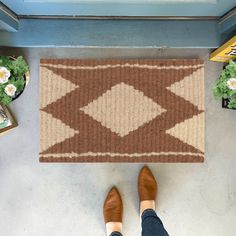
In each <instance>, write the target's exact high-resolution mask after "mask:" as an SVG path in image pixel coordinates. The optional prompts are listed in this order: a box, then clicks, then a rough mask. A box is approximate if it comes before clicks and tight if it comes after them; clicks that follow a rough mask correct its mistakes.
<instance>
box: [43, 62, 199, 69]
mask: <svg viewBox="0 0 236 236" xmlns="http://www.w3.org/2000/svg"><path fill="white" fill-rule="evenodd" d="M40 66H50V67H52V68H57V69H72V70H78V69H79V70H97V69H109V68H125V67H128V68H142V69H157V70H163V69H164V70H169V69H175V70H179V69H189V68H193V69H195V68H201V67H203V64H198V65H189V66H158V65H147V64H137V63H136V64H129V63H125V64H115V65H110V64H107V65H95V66H70V65H61V64H58V65H53V64H46V63H42V64H40Z"/></svg>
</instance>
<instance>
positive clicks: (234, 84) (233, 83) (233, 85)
mask: <svg viewBox="0 0 236 236" xmlns="http://www.w3.org/2000/svg"><path fill="white" fill-rule="evenodd" d="M227 86H228V88H229V89H231V90H236V78H230V79H229V80H228V81H227Z"/></svg>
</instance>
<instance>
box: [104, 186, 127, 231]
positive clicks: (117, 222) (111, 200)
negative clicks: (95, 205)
mask: <svg viewBox="0 0 236 236" xmlns="http://www.w3.org/2000/svg"><path fill="white" fill-rule="evenodd" d="M103 215H104V221H105V224H106V229H107V235H110V234H111V233H112V232H115V231H116V232H120V233H122V215H123V204H122V199H121V196H120V193H119V191H118V190H117V188H116V187H113V188H112V189H111V190H110V192H109V193H108V195H107V197H106V200H105V202H104V205H103Z"/></svg>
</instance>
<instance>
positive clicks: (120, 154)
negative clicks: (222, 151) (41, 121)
mask: <svg viewBox="0 0 236 236" xmlns="http://www.w3.org/2000/svg"><path fill="white" fill-rule="evenodd" d="M168 155H174V156H178V155H182V156H202V157H204V154H202V153H192V152H148V153H132V154H130V153H111V152H86V153H74V152H72V153H51V154H50V153H49V154H43V155H40V157H54V158H61V157H67V158H74V157H87V156H93V157H96V156H110V157H142V156H168Z"/></svg>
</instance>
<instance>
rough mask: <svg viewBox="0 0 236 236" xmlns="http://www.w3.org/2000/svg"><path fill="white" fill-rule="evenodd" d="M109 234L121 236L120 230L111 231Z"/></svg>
mask: <svg viewBox="0 0 236 236" xmlns="http://www.w3.org/2000/svg"><path fill="white" fill-rule="evenodd" d="M110 236H123V235H122V234H121V233H120V232H116V231H115V232H112V233H111V234H110Z"/></svg>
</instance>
